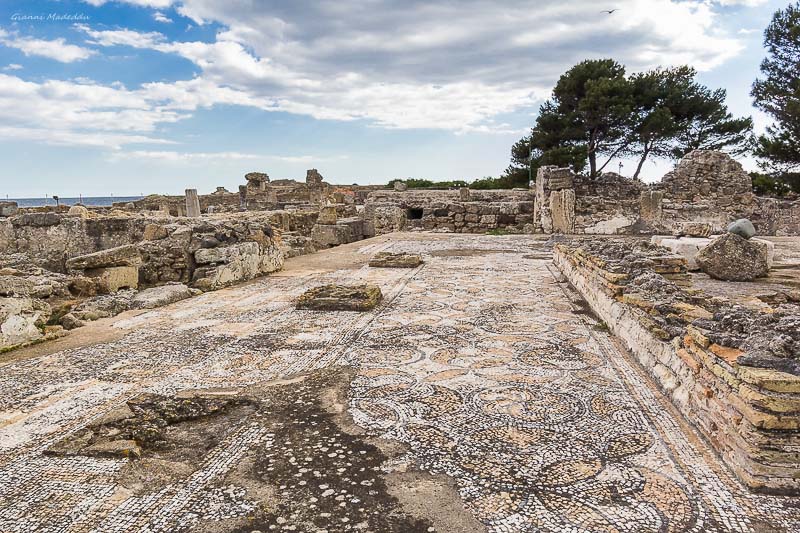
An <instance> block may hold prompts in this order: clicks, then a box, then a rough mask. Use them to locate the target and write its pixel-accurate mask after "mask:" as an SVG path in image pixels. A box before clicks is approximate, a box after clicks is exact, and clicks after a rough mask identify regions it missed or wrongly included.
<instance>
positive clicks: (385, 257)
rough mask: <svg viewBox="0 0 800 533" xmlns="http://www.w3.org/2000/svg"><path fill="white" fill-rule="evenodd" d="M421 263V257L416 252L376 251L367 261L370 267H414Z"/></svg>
mask: <svg viewBox="0 0 800 533" xmlns="http://www.w3.org/2000/svg"><path fill="white" fill-rule="evenodd" d="M421 264H422V257H420V256H419V255H417V254H404V253H392V252H378V253H377V254H375V255H374V256H373V257H372V259H370V261H369V266H371V267H385V268H414V267H418V266H419V265H421Z"/></svg>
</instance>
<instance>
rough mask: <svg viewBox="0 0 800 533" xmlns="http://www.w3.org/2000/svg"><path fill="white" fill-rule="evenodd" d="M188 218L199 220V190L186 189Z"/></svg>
mask: <svg viewBox="0 0 800 533" xmlns="http://www.w3.org/2000/svg"><path fill="white" fill-rule="evenodd" d="M186 216H187V217H190V218H197V217H199V216H200V198H198V196H197V189H186Z"/></svg>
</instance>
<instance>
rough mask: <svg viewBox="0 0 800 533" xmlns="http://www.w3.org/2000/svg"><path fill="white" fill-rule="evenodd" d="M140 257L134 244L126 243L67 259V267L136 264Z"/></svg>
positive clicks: (79, 268)
mask: <svg viewBox="0 0 800 533" xmlns="http://www.w3.org/2000/svg"><path fill="white" fill-rule="evenodd" d="M141 259H142V258H141V254H140V253H139V249H138V248H137V247H136V245H134V244H126V245H124V246H117V247H116V248H109V249H107V250H100V251H99V252H94V253H91V254H86V255H81V256H78V257H73V258H71V259H67V268H68V269H70V270H85V269H89V268H102V267H117V266H136V265H138V264H139V263H141Z"/></svg>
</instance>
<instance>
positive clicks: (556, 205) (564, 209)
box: [550, 189, 575, 234]
mask: <svg viewBox="0 0 800 533" xmlns="http://www.w3.org/2000/svg"><path fill="white" fill-rule="evenodd" d="M550 211H551V216H552V218H553V231H554V232H556V233H566V234H570V233H573V232H574V231H575V191H574V190H573V189H560V190H557V191H552V192H551V193H550Z"/></svg>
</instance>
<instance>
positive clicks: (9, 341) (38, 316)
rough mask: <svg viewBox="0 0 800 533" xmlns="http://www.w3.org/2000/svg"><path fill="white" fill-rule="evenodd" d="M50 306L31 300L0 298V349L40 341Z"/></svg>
mask: <svg viewBox="0 0 800 533" xmlns="http://www.w3.org/2000/svg"><path fill="white" fill-rule="evenodd" d="M49 317H50V306H49V305H47V304H46V303H44V302H42V301H41V300H35V299H32V298H24V297H23V298H17V297H11V298H0V348H6V347H9V346H14V345H16V344H21V343H25V342H30V341H33V340H37V339H40V338H41V337H42V332H41V330H40V329H39V327H40V326H43V325H44V323H45V322H46V321H47V319H48V318H49Z"/></svg>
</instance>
